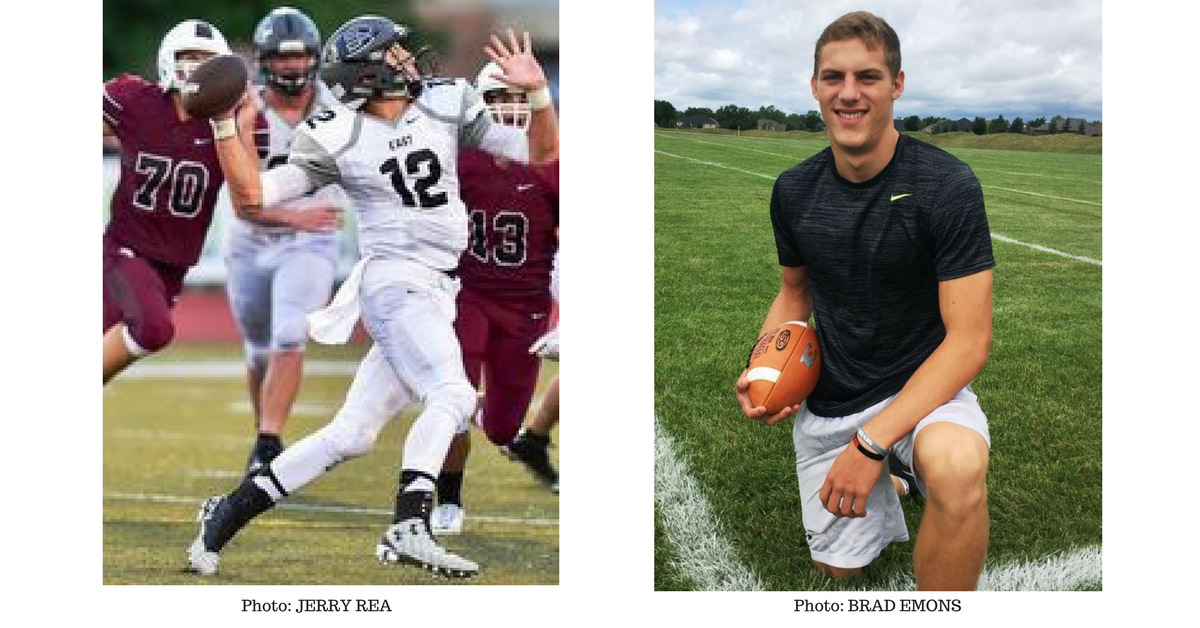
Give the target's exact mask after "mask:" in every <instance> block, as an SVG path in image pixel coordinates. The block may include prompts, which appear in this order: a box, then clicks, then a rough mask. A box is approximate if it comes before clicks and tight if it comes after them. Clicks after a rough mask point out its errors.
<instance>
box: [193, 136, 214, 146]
mask: <svg viewBox="0 0 1200 628" xmlns="http://www.w3.org/2000/svg"><path fill="white" fill-rule="evenodd" d="M210 143H212V140H210V139H208V138H203V137H198V138H196V146H203V145H205V144H210Z"/></svg>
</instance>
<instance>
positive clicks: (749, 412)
mask: <svg viewBox="0 0 1200 628" xmlns="http://www.w3.org/2000/svg"><path fill="white" fill-rule="evenodd" d="M734 391H735V392H736V393H737V399H738V405H739V406H741V407H742V414H744V415H746V416H747V417H749V418H751V419H754V420H755V421H758V422H759V423H765V424H767V425H775V424H776V423H778V422H780V421H782V420H784V419H786V418H788V417H789V416H792V415H793V414H796V413H797V412H799V411H800V404H796V405H794V406H788V407H786V408H784V409H783V410H780V411H779V413H778V414H774V415H767V408H766V406H756V405H754V404H753V403H751V402H750V380H748V379H746V371H742V375H741V376H740V377H738V381H737V384H736V385H735V386H734Z"/></svg>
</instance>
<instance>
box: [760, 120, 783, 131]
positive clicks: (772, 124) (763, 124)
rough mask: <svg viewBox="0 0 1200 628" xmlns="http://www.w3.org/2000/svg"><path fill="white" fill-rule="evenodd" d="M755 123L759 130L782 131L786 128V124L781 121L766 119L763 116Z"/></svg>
mask: <svg viewBox="0 0 1200 628" xmlns="http://www.w3.org/2000/svg"><path fill="white" fill-rule="evenodd" d="M755 125H756V126H757V127H758V130H759V131H779V132H780V133H782V132H784V131H786V130H787V125H786V124H784V123H782V122H776V121H774V120H767V119H765V118H764V119H759V120H758V122H756V123H755Z"/></svg>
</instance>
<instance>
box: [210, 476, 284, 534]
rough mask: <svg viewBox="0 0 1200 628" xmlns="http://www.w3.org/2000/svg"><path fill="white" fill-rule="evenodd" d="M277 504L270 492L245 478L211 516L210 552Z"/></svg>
mask: <svg viewBox="0 0 1200 628" xmlns="http://www.w3.org/2000/svg"><path fill="white" fill-rule="evenodd" d="M274 505H275V502H274V501H273V500H272V499H271V496H270V495H268V494H267V492H266V491H264V490H262V489H261V488H259V487H258V486H257V485H256V484H255V483H254V482H253V481H252V480H250V479H246V480H243V481H242V483H241V484H239V485H238V487H237V488H235V489H233V492H232V493H230V494H229V495H226V496H225V499H223V500H221V502H220V504H218V506H217V509H216V511H215V512H213V514H212V516H211V517H210V518H209V519H208V525H207V526H206V527H205V535H204V544H205V546H206V547H207V548H208V549H209V551H214V552H216V551H220V550H221V548H222V547H225V544H226V543H228V542H229V539H232V538H233V535H235V534H237V533H238V530H241V529H242V528H243V527H245V526H246V524H247V523H249V522H250V520H251V519H253V518H255V517H257V516H258V515H261V514H262V513H264V512H266V511H267V510H269V509H270V508H271V506H274Z"/></svg>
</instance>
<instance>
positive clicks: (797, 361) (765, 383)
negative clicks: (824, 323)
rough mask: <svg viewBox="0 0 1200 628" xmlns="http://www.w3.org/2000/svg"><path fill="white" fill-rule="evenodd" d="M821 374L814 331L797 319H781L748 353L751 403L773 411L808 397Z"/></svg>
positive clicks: (819, 349)
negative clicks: (781, 321) (780, 323)
mask: <svg viewBox="0 0 1200 628" xmlns="http://www.w3.org/2000/svg"><path fill="white" fill-rule="evenodd" d="M820 375H821V347H820V345H819V344H818V343H817V331H816V330H815V329H813V328H812V327H809V325H808V323H803V322H800V321H791V322H787V323H784V324H782V325H780V326H779V327H776V328H775V329H772V330H771V331H769V332H767V333H766V335H764V336H763V337H762V338H760V339H759V341H758V344H756V345H754V351H753V352H752V353H751V354H750V369H749V371H747V373H746V379H748V380H749V381H750V390H749V395H750V403H752V404H754V405H755V406H766V408H767V415H772V414H776V413H778V412H779V411H780V410H783V409H784V408H786V407H788V406H794V405H796V404H798V403H800V402H801V401H804V400H805V399H807V398H808V396H809V395H810V394H812V391H813V389H814V388H816V387H817V378H818V377H820Z"/></svg>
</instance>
